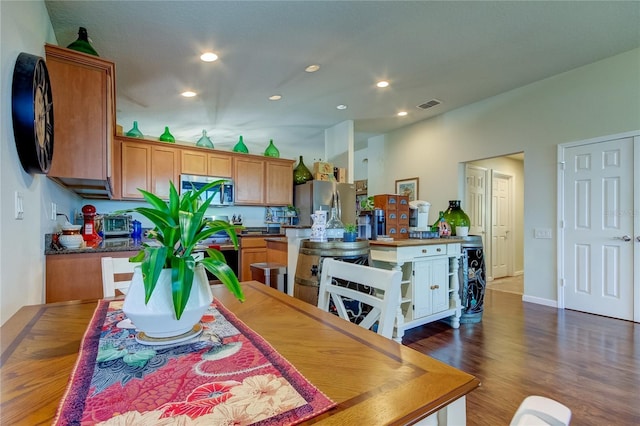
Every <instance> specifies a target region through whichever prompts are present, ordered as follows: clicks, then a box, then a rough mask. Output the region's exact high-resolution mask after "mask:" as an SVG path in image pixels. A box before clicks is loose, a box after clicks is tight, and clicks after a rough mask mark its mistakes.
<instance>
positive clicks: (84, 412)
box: [54, 300, 336, 426]
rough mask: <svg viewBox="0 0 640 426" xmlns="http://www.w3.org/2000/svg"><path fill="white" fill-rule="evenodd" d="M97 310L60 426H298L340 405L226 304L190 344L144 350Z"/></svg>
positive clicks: (109, 313) (112, 316)
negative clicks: (304, 375)
mask: <svg viewBox="0 0 640 426" xmlns="http://www.w3.org/2000/svg"><path fill="white" fill-rule="evenodd" d="M123 319H125V316H124V314H123V312H122V301H106V300H102V301H100V302H99V304H98V307H97V308H96V311H95V313H94V315H93V318H92V320H91V323H90V324H89V328H88V329H87V331H86V333H85V336H84V338H83V340H82V343H81V347H80V354H79V357H78V360H77V362H76V365H75V367H74V370H73V372H72V374H71V377H70V380H69V384H68V386H67V390H66V392H65V394H64V397H63V398H62V401H61V402H60V405H59V407H58V413H57V415H56V419H55V422H54V424H56V425H78V424H82V425H89V424H104V425H132V424H135V425H154V426H155V425H164V424H180V425H191V424H203V425H205V424H206V425H223V424H224V425H227V424H231V425H249V424H255V425H279V424H287V425H288V424H297V423H300V422H302V421H304V420H306V419H309V418H312V417H314V416H317V415H318V414H320V413H323V412H325V411H327V410H328V409H330V408H332V407H333V406H335V405H336V404H335V403H334V402H332V401H331V400H330V399H328V398H327V397H326V396H325V395H324V394H323V393H322V392H320V391H319V390H318V389H317V388H315V387H314V386H313V385H312V384H311V383H309V382H308V381H307V380H306V379H305V378H304V377H303V376H302V374H300V372H298V371H297V370H296V369H295V367H293V366H292V365H291V364H290V363H289V362H288V361H287V360H286V359H284V358H283V357H282V356H281V355H280V354H278V353H277V352H276V350H275V349H274V348H273V347H272V346H271V345H269V344H268V343H267V342H266V341H265V340H264V339H263V338H262V337H261V336H259V335H258V334H257V333H255V332H254V331H253V330H251V329H250V328H249V327H248V326H247V325H246V324H244V323H243V322H242V321H240V320H239V319H238V318H237V317H236V316H235V315H233V314H232V313H231V312H230V311H228V310H227V309H226V308H225V307H224V306H223V305H222V304H221V303H220V302H219V301H217V300H214V302H213V303H212V304H211V306H210V308H209V310H208V311H207V312H206V313H205V315H204V316H203V318H202V322H201V323H202V326H203V332H202V334H200V335H199V336H197V337H194V338H192V339H190V340H188V341H185V342H181V343H176V344H168V345H161V346H160V345H153V346H149V345H142V344H140V343H138V341H137V340H136V338H135V336H136V331H135V330H134V329H131V328H119V327H118V326H122V324H123V323H122V322H121V321H122V320H123Z"/></svg>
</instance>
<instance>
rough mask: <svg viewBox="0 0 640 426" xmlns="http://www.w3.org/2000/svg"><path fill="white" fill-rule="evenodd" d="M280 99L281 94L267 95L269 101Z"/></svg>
mask: <svg viewBox="0 0 640 426" xmlns="http://www.w3.org/2000/svg"><path fill="white" fill-rule="evenodd" d="M280 99H282V95H271V96H269V100H270V101H279V100H280Z"/></svg>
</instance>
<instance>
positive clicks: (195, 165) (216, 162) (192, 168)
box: [180, 149, 233, 177]
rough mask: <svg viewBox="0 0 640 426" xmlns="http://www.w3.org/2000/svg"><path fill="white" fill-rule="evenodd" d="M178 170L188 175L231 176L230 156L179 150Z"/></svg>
mask: <svg viewBox="0 0 640 426" xmlns="http://www.w3.org/2000/svg"><path fill="white" fill-rule="evenodd" d="M181 159H182V166H181V168H180V170H181V171H180V172H181V173H183V174H189V175H201V176H215V177H232V176H233V175H232V173H231V171H232V156H231V155H229V154H224V153H211V152H205V151H196V150H190V149H182V150H181Z"/></svg>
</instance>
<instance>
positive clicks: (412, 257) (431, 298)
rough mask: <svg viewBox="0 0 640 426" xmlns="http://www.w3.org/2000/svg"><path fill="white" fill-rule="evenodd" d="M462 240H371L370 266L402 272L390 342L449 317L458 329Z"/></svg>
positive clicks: (399, 339) (460, 308)
mask: <svg viewBox="0 0 640 426" xmlns="http://www.w3.org/2000/svg"><path fill="white" fill-rule="evenodd" d="M463 241H464V240H463V239H457V238H446V239H440V238H435V239H425V240H419V239H406V240H395V241H371V242H370V247H371V253H370V259H371V265H372V266H375V267H378V268H385V269H394V270H399V271H402V281H401V284H400V285H401V286H402V289H401V291H400V304H399V307H398V311H397V315H396V330H395V331H394V340H397V341H398V342H401V341H402V336H403V335H404V331H405V330H407V329H409V328H413V327H417V326H419V325H423V324H426V323H429V322H432V321H437V320H440V319H443V318H448V317H450V320H451V326H452V327H453V328H458V327H460V315H461V312H462V305H461V303H460V293H459V288H460V282H459V279H458V269H459V259H460V257H461V251H460V244H461V243H462V242H463Z"/></svg>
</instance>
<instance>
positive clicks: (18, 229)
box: [0, 1, 79, 324]
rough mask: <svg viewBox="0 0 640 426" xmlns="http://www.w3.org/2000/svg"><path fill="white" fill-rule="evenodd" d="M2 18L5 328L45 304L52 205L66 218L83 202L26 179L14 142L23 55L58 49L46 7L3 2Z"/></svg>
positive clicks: (0, 214) (0, 302)
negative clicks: (17, 75) (15, 83)
mask: <svg viewBox="0 0 640 426" xmlns="http://www.w3.org/2000/svg"><path fill="white" fill-rule="evenodd" d="M0 16H1V19H2V22H1V25H0V31H1V33H0V34H1V37H0V38H1V39H2V49H1V65H0V66H1V74H2V83H1V84H2V88H1V90H0V97H1V100H0V105H1V106H0V182H1V185H0V202H1V208H0V321H1V323H2V324H4V322H5V321H6V320H7V319H9V318H10V317H11V315H13V314H14V313H15V312H16V311H17V310H18V309H19V308H20V307H21V306H23V305H29V304H38V303H43V302H44V300H45V296H44V282H45V281H44V265H45V257H44V234H45V233H51V232H53V230H55V229H56V228H57V222H56V221H52V220H51V219H50V215H51V202H52V201H53V202H56V203H57V207H58V211H60V212H63V213H67V212H70V211H72V210H73V209H75V208H76V207H77V203H78V202H79V199H78V198H77V197H75V196H74V195H72V194H70V193H69V192H68V191H66V190H64V189H63V188H61V187H60V186H58V185H56V184H54V183H53V182H51V181H50V180H49V179H47V178H46V177H45V176H44V175H29V174H27V173H25V171H24V170H23V169H22V166H21V165H20V160H19V158H18V153H17V151H16V145H15V140H14V137H13V125H12V118H11V83H12V77H13V68H14V66H15V62H16V58H17V57H18V54H20V53H21V52H26V53H31V54H33V55H38V56H42V57H44V44H45V42H49V43H53V44H55V43H56V39H55V35H54V34H53V28H52V27H51V22H50V20H49V14H48V13H47V9H46V8H45V5H44V2H42V1H25V2H19V1H2V2H0ZM54 102H55V100H54ZM54 114H55V111H54ZM54 149H55V136H54ZM16 191H18V192H20V193H22V195H23V196H24V220H15V219H14V196H15V192H16Z"/></svg>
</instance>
